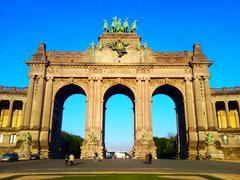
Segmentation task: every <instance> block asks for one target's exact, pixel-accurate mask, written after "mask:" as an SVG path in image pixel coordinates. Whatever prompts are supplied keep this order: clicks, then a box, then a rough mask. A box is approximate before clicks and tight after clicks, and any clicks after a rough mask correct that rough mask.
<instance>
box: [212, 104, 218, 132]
mask: <svg viewBox="0 0 240 180" xmlns="http://www.w3.org/2000/svg"><path fill="white" fill-rule="evenodd" d="M212 111H213V123H214V126H215V128H217V127H218V121H217V111H216V102H215V101H214V102H212Z"/></svg>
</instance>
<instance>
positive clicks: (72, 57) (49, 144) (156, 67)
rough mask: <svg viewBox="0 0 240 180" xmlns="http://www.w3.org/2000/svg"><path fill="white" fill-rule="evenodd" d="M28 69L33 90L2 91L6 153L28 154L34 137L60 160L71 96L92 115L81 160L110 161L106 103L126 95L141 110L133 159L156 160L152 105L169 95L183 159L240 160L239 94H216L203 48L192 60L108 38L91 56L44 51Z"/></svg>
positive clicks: (39, 148) (129, 38)
mask: <svg viewBox="0 0 240 180" xmlns="http://www.w3.org/2000/svg"><path fill="white" fill-rule="evenodd" d="M109 42H113V43H116V45H117V48H120V50H121V48H122V45H123V43H125V44H127V45H126V51H127V53H126V54H124V55H121V56H120V55H119V52H118V51H115V50H114V49H113V48H112V47H110V46H109V45H108V44H109ZM26 63H27V64H28V66H29V68H30V70H29V86H28V88H26V89H16V88H15V89H8V88H6V87H2V88H1V89H0V112H1V119H0V137H1V136H2V139H3V140H2V142H0V149H1V152H3V151H9V150H10V148H12V149H14V150H15V151H18V152H21V148H22V136H23V133H25V132H30V133H31V135H32V145H31V151H32V152H39V153H40V154H41V158H57V157H59V156H60V154H61V136H60V132H61V123H62V112H63V104H64V102H65V100H66V99H67V98H68V97H69V96H71V95H73V94H83V95H85V96H86V98H87V101H86V107H87V112H86V127H85V137H84V142H83V145H82V147H81V158H83V159H89V158H92V157H93V156H94V153H95V152H97V153H98V155H99V157H100V158H103V157H104V153H105V145H104V134H105V133H104V124H105V106H106V102H107V100H108V99H109V98H110V97H111V96H112V95H114V94H125V95H127V96H128V97H129V98H130V99H131V100H132V103H133V110H134V132H133V133H134V146H133V150H132V152H133V155H134V158H135V159H142V158H145V154H146V153H147V152H151V153H152V155H153V157H154V158H155V157H156V147H155V144H154V141H153V135H152V97H153V96H154V95H156V94H165V95H168V96H169V97H170V98H172V99H173V101H174V102H175V106H176V117H177V128H178V144H179V146H178V147H179V153H178V155H179V157H180V158H182V159H184V158H188V159H205V158H206V156H207V154H210V155H211V157H212V158H216V159H226V158H228V159H231V158H239V157H240V127H239V106H240V104H239V103H240V91H239V87H236V88H235V89H234V91H231V90H229V89H225V91H224V90H223V91H222V90H221V91H220V90H217V89H210V87H209V77H210V73H209V67H210V66H211V64H212V62H211V61H209V60H208V59H207V57H206V56H205V55H204V54H203V52H202V49H201V47H200V45H199V44H194V45H193V51H192V52H186V51H184V52H153V51H152V49H151V48H148V47H147V46H146V45H142V44H141V38H140V37H139V36H138V35H137V34H135V33H103V34H102V35H101V36H100V37H99V42H98V44H97V45H95V46H91V47H90V48H88V49H87V50H86V51H85V52H57V51H46V45H45V44H44V43H41V44H40V45H39V47H38V49H37V51H36V53H35V54H34V55H33V56H32V59H30V60H27V61H26ZM17 102H18V103H17ZM19 102H21V103H19ZM16 110H18V111H16ZM19 112H21V113H19ZM16 114H21V116H19V117H18V116H16ZM207 133H211V134H213V136H214V139H215V143H214V144H213V145H211V146H210V145H207V144H206V141H205V140H206V134H207ZM13 135H15V136H16V137H13ZM10 136H11V138H12V139H13V138H15V139H14V140H12V139H11V138H10ZM9 142H11V143H9Z"/></svg>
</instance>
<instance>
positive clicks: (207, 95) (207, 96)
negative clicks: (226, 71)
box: [204, 77, 216, 130]
mask: <svg viewBox="0 0 240 180" xmlns="http://www.w3.org/2000/svg"><path fill="white" fill-rule="evenodd" d="M204 90H205V91H204V92H205V101H206V111H207V122H208V129H209V130H215V129H216V126H215V124H214V121H213V112H212V107H211V92H210V88H209V81H208V77H207V78H205V79H204Z"/></svg>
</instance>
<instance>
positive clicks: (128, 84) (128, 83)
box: [102, 79, 136, 99]
mask: <svg viewBox="0 0 240 180" xmlns="http://www.w3.org/2000/svg"><path fill="white" fill-rule="evenodd" d="M135 84H136V82H135V80H121V79H114V80H107V81H106V82H105V83H104V85H103V87H102V88H103V89H102V99H104V95H105V93H106V92H107V90H108V89H109V88H111V87H113V86H115V85H123V86H126V87H128V88H129V89H130V90H131V91H132V92H133V95H134V97H136V90H135Z"/></svg>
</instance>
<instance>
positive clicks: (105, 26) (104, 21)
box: [103, 19, 110, 33]
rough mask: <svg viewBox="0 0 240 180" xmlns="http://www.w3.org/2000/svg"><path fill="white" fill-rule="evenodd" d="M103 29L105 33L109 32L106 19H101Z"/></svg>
mask: <svg viewBox="0 0 240 180" xmlns="http://www.w3.org/2000/svg"><path fill="white" fill-rule="evenodd" d="M103 29H104V30H105V31H106V32H107V33H109V32H110V28H109V26H108V22H107V20H105V19H104V20H103Z"/></svg>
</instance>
